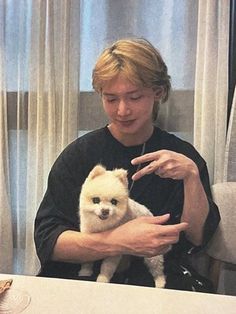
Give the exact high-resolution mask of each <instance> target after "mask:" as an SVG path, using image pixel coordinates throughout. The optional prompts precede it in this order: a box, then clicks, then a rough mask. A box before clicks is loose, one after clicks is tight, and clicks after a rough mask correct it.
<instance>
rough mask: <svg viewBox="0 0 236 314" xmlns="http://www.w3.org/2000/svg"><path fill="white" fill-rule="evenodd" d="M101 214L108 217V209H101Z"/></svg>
mask: <svg viewBox="0 0 236 314" xmlns="http://www.w3.org/2000/svg"><path fill="white" fill-rule="evenodd" d="M102 214H103V215H104V216H108V215H109V209H105V208H103V209H102Z"/></svg>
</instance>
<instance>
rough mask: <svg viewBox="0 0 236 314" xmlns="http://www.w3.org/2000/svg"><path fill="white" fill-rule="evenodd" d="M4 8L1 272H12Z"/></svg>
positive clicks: (0, 39)
mask: <svg viewBox="0 0 236 314" xmlns="http://www.w3.org/2000/svg"><path fill="white" fill-rule="evenodd" d="M1 6H2V5H1ZM2 9H3V8H2V7H0V73H1V75H0V93H1V94H0V186H1V188H0V273H11V272H12V269H13V268H12V266H13V237H12V216H11V204H10V186H9V184H10V180H9V151H8V131H7V95H6V74H5V60H6V54H5V47H4V29H5V27H4V25H3V21H4V16H3V10H2Z"/></svg>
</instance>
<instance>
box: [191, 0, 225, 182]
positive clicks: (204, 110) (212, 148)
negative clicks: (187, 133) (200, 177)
mask: <svg viewBox="0 0 236 314" xmlns="http://www.w3.org/2000/svg"><path fill="white" fill-rule="evenodd" d="M229 9H230V1H229V0H216V1H211V0H199V9H198V36H197V59H196V81H195V104H194V110H195V111H194V145H195V147H196V148H197V149H198V151H199V152H200V153H201V154H202V155H203V157H204V158H205V160H206V161H207V164H208V170H209V174H210V179H211V182H212V183H217V182H221V181H222V180H223V173H224V171H223V169H224V160H225V142H226V124H227V95H228V45H229Z"/></svg>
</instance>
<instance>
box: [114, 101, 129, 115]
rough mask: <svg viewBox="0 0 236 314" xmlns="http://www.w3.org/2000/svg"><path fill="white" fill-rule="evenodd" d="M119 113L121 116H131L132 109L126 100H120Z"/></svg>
mask: <svg viewBox="0 0 236 314" xmlns="http://www.w3.org/2000/svg"><path fill="white" fill-rule="evenodd" d="M117 113H118V115H119V116H126V115H128V114H130V108H129V105H128V103H127V101H126V100H125V99H120V101H119V105H118V110H117Z"/></svg>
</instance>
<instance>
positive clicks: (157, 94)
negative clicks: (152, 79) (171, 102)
mask: <svg viewBox="0 0 236 314" xmlns="http://www.w3.org/2000/svg"><path fill="white" fill-rule="evenodd" d="M153 91H154V98H155V101H158V100H160V99H161V98H163V96H164V94H165V88H164V87H163V86H155V87H154V88H153Z"/></svg>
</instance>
